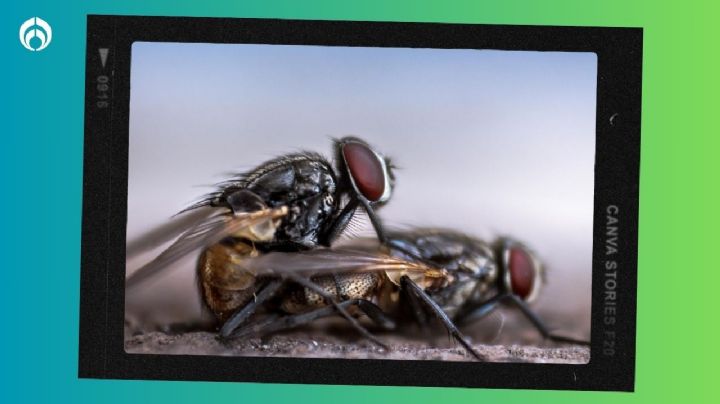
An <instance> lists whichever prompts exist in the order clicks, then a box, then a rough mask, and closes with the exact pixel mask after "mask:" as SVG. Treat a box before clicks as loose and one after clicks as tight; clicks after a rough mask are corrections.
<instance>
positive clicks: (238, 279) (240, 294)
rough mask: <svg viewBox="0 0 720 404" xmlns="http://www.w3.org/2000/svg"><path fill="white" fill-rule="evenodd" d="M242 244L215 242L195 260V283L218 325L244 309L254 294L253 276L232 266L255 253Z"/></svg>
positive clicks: (254, 282)
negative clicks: (196, 271)
mask: <svg viewBox="0 0 720 404" xmlns="http://www.w3.org/2000/svg"><path fill="white" fill-rule="evenodd" d="M254 252H255V250H254V249H253V248H252V246H250V245H248V244H246V243H244V242H235V243H230V244H227V243H218V244H215V245H212V246H210V247H208V248H207V249H206V250H205V251H203V253H202V254H201V255H200V259H199V260H198V283H199V287H200V293H201V295H202V300H203V302H204V303H205V306H206V307H207V308H208V309H210V311H211V312H212V313H213V314H215V317H217V318H218V320H220V321H221V322H224V321H225V320H227V318H228V317H229V316H230V315H231V314H232V313H233V312H234V311H235V310H237V309H238V308H240V307H243V306H245V305H246V304H247V303H248V302H249V301H250V299H252V298H253V296H254V294H255V292H256V289H257V287H256V280H255V277H254V276H253V275H252V274H249V273H246V272H245V273H243V272H239V271H238V270H237V267H236V266H235V265H234V264H236V263H238V262H240V260H242V259H244V258H246V257H249V256H251V255H252V254H254Z"/></svg>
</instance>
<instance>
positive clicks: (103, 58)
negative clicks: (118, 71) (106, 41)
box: [98, 48, 108, 69]
mask: <svg viewBox="0 0 720 404" xmlns="http://www.w3.org/2000/svg"><path fill="white" fill-rule="evenodd" d="M98 51H100V63H102V67H103V69H104V68H105V63H106V62H107V55H108V48H99V49H98Z"/></svg>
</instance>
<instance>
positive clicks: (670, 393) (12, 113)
mask: <svg viewBox="0 0 720 404" xmlns="http://www.w3.org/2000/svg"><path fill="white" fill-rule="evenodd" d="M106 3H107V2H102V1H92V2H87V3H86V4H84V5H79V4H69V3H66V2H51V1H46V0H44V1H38V0H36V1H29V2H25V4H22V5H20V4H14V5H5V6H4V7H3V13H2V15H1V16H0V21H2V24H0V34H1V35H0V43H2V63H1V64H0V66H1V67H0V68H1V69H2V70H3V72H2V76H0V77H2V81H3V83H2V84H3V86H2V90H3V97H2V104H3V105H2V107H3V108H2V110H1V111H2V122H3V126H2V127H3V130H2V135H1V136H2V141H1V143H0V145H1V146H0V181H1V183H2V186H3V196H2V198H0V207H1V208H0V212H2V213H0V215H2V221H1V223H2V232H0V238H2V240H0V245H1V246H2V247H1V248H2V264H0V268H2V279H3V283H2V286H1V287H2V292H1V293H0V304H1V307H2V316H3V319H2V321H1V322H0V323H1V324H2V327H3V332H2V333H0V339H1V342H0V355H1V356H0V363H2V365H1V369H2V377H0V383H2V388H1V389H0V401H1V402H28V401H40V402H45V401H53V402H54V401H59V400H62V401H67V402H71V403H85V402H87V403H97V402H117V403H129V402H132V403H144V402H150V401H173V402H188V403H195V402H217V403H220V402H228V401H229V402H262V403H265V402H286V401H289V402H301V401H310V400H313V401H314V402H315V403H334V402H337V401H338V400H340V401H342V402H343V403H354V402H366V401H373V402H388V403H390V402H414V403H439V402H498V401H502V402H515V403H528V402H547V403H562V402H568V403H575V402H578V401H580V400H582V401H587V402H603V403H604V402H646V403H655V402H675V401H684V402H706V401H711V400H712V401H714V400H713V399H712V398H711V397H712V396H711V395H710V394H711V393H712V392H711V387H712V386H711V384H710V383H711V382H713V381H715V379H716V377H717V375H718V374H720V373H719V372H718V371H717V369H716V365H717V363H718V355H717V353H716V351H713V350H711V346H710V341H711V339H714V337H715V336H716V335H717V334H716V332H717V331H718V325H717V324H716V323H715V321H717V319H718V314H717V303H716V299H715V298H714V296H713V294H714V292H715V287H716V285H717V284H718V281H720V277H719V276H718V272H720V271H718V270H717V266H716V265H713V264H714V260H713V261H711V260H710V258H711V257H710V254H711V249H712V247H714V246H715V245H716V241H717V237H713V236H714V235H715V229H717V228H718V227H720V226H719V225H720V223H718V222H719V221H718V214H717V213H716V211H715V210H714V209H712V208H715V207H716V205H717V202H718V190H717V184H718V181H717V174H718V172H719V170H718V163H717V162H716V161H715V160H713V157H714V156H715V154H716V151H717V149H718V146H719V145H720V142H718V140H717V139H716V138H711V128H714V127H715V126H714V124H715V123H716V122H717V119H716V117H715V116H711V113H713V112H716V110H717V109H718V108H717V107H718V101H717V94H720V88H718V78H717V73H718V72H720V66H718V55H717V51H718V45H717V40H718V39H719V38H720V35H718V34H719V33H718V28H717V22H718V17H719V16H720V15H719V13H718V9H719V7H718V6H717V5H710V2H707V3H704V2H682V3H681V2H674V3H673V4H664V3H660V2H655V1H643V2H636V3H632V4H629V2H626V1H603V2H593V3H589V2H579V1H578V2H571V1H542V2H533V1H504V2H502V5H500V4H494V5H491V4H485V3H484V2H483V3H480V2H476V1H458V2H453V3H450V2H443V3H441V2H435V3H432V4H424V3H422V4H421V3H420V2H411V1H403V2H395V3H392V4H385V2H380V1H372V2H369V1H365V2H362V4H361V3H360V2H357V3H356V4H353V5H349V4H343V5H340V4H336V3H333V2H329V1H327V2H302V3H301V2H293V1H283V2H275V3H274V4H272V5H270V4H264V2H259V1H258V2H240V1H238V2H231V1H221V2H210V1H203V2H197V3H193V2H189V1H163V2H156V3H155V4H153V5H146V4H143V3H145V2H139V1H132V2H130V1H125V2H118V3H117V4H113V5H109V4H106ZM626 3H628V4H626ZM88 13H100V14H128V15H176V16H223V17H275V18H297V19H355V20H378V21H437V22H466V23H502V24H538V25H598V26H639V27H643V28H645V51H644V69H643V76H644V77H643V138H642V161H641V165H642V168H641V181H640V182H641V203H640V205H641V206H640V258H639V266H640V269H639V271H640V272H639V288H638V330H637V338H638V340H637V342H638V345H637V371H636V392H635V393H632V394H628V393H585V392H556V391H508V390H480V389H477V390H469V389H443V388H405V387H362V386H310V385H307V386H306V385H261V384H247V383H195V382H192V383H191V382H149V381H106V380H78V379H77V376H76V375H77V341H78V302H79V294H78V289H79V283H80V277H79V273H80V272H79V262H80V212H81V190H82V141H83V98H84V51H85V15H86V14H88ZM36 15H37V16H40V17H42V18H44V19H45V20H47V21H48V22H49V23H50V24H51V25H52V27H53V31H54V38H53V42H52V44H51V45H50V47H48V48H47V49H46V50H44V51H43V52H40V53H31V52H28V51H26V50H25V49H24V48H23V47H22V46H21V45H20V43H19V42H18V33H17V32H18V31H17V30H18V27H19V25H20V24H21V23H22V22H23V21H24V20H25V19H27V18H29V17H32V16H36ZM711 125H712V126H711ZM712 133H715V134H716V135H717V134H718V131H717V129H715V130H713V131H712Z"/></svg>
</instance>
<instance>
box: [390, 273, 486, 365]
mask: <svg viewBox="0 0 720 404" xmlns="http://www.w3.org/2000/svg"><path fill="white" fill-rule="evenodd" d="M400 286H401V287H402V288H404V289H407V290H408V292H409V293H411V294H413V295H414V296H415V297H416V298H417V299H418V302H419V303H421V304H422V305H423V306H424V307H425V308H426V309H428V310H429V311H430V312H432V313H433V314H434V315H435V316H436V317H437V318H438V319H439V320H440V321H441V322H442V323H443V325H444V326H445V329H446V330H447V331H448V332H449V333H450V335H452V336H453V338H455V340H456V341H458V342H459V343H460V345H462V346H463V347H464V348H465V349H467V351H468V352H470V354H471V355H472V356H474V357H475V359H477V360H480V361H485V360H486V358H485V357H484V356H483V355H481V354H480V353H479V352H477V351H476V350H475V348H473V347H472V345H470V343H469V342H467V340H466V339H465V336H464V335H463V334H462V333H461V332H460V330H458V328H457V327H456V326H455V324H453V322H452V320H450V317H448V315H447V314H445V312H444V311H443V310H442V308H440V306H438V304H437V303H436V302H435V301H434V300H433V299H432V298H431V297H430V296H428V295H427V293H425V291H424V290H423V289H422V288H421V287H420V286H418V285H417V284H416V283H415V282H413V281H412V280H411V279H410V278H408V276H407V275H403V276H402V277H401V278H400Z"/></svg>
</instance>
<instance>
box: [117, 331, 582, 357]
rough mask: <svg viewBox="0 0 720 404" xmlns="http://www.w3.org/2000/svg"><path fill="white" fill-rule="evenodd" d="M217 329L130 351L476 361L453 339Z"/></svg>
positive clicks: (540, 348) (567, 353) (498, 353)
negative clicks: (248, 334) (242, 334)
mask: <svg viewBox="0 0 720 404" xmlns="http://www.w3.org/2000/svg"><path fill="white" fill-rule="evenodd" d="M215 337H216V334H215V333H212V332H205V331H198V332H185V333H178V334H169V333H165V332H159V331H153V332H148V333H144V334H139V335H134V336H129V337H128V338H127V339H126V341H125V351H126V352H128V353H148V354H150V353H151V354H183V355H224V356H276V357H277V356H279V357H295V358H346V359H391V360H392V359H400V360H409V359H416V360H441V361H474V358H473V357H472V356H470V355H469V354H468V353H467V352H466V351H465V350H464V349H463V348H462V347H461V346H459V345H457V344H454V343H452V342H451V341H449V340H448V339H447V338H441V339H439V340H438V341H436V343H435V344H432V343H428V342H427V341H422V340H417V339H414V338H410V337H408V336H402V335H393V334H381V335H378V337H379V338H380V339H381V340H382V341H383V342H384V343H386V344H387V345H388V346H389V347H390V351H389V352H385V351H383V349H382V348H380V347H378V346H376V345H374V344H372V343H370V342H368V341H364V340H360V339H357V338H352V337H350V335H349V334H346V335H345V336H344V337H340V336H337V335H332V334H327V333H313V332H307V331H302V330H299V331H294V332H290V333H282V334H276V335H272V336H269V337H265V338H258V337H255V338H247V339H242V340H237V341H232V342H230V343H227V342H226V343H223V342H220V341H218V340H217V339H216V338H215ZM473 345H474V346H475V348H476V349H477V351H478V352H480V353H481V354H482V355H484V356H486V357H487V360H488V361H493V362H533V363H573V364H582V363H587V362H588V361H589V359H590V350H589V348H587V347H585V346H576V345H566V344H562V345H561V344H552V343H548V342H543V343H542V344H538V345H536V346H531V345H517V344H502V345H493V344H473Z"/></svg>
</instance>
